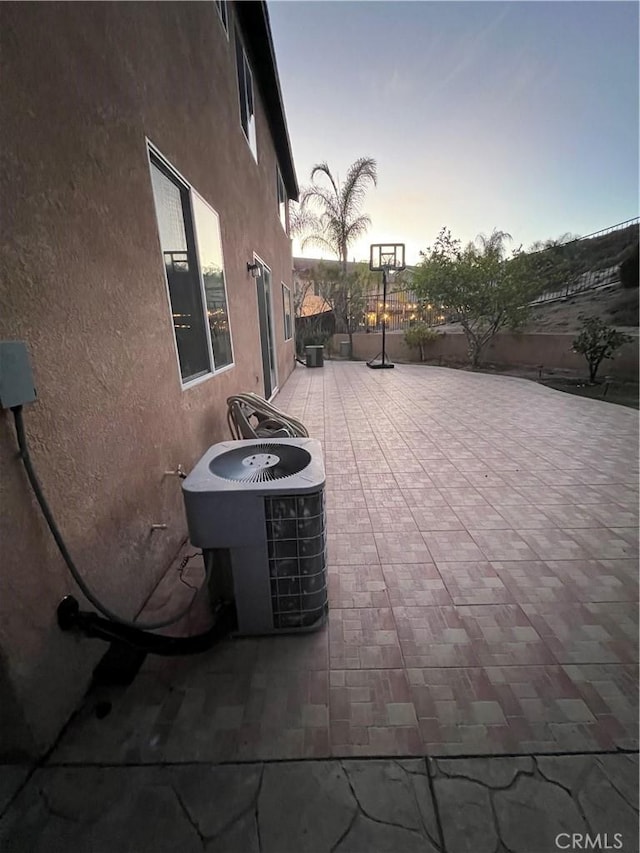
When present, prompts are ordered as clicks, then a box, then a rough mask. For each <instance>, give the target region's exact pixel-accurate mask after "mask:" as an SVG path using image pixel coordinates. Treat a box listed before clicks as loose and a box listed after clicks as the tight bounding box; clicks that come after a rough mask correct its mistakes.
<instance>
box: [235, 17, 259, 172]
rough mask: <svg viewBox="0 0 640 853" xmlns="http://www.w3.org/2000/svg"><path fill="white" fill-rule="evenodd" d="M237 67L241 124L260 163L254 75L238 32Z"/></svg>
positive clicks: (252, 151) (254, 156) (256, 159)
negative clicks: (254, 98)
mask: <svg viewBox="0 0 640 853" xmlns="http://www.w3.org/2000/svg"><path fill="white" fill-rule="evenodd" d="M236 65H237V66H238V96H239V98H240V124H241V125H242V130H243V132H244V135H245V137H246V140H247V142H248V143H249V148H250V149H251V153H252V154H253V158H254V160H255V161H256V163H257V162H258V146H257V142H256V115H255V104H254V100H253V74H252V73H251V68H250V67H249V60H248V59H247V53H246V51H245V49H244V45H243V44H242V41H241V40H240V36H239V34H238V33H237V32H236Z"/></svg>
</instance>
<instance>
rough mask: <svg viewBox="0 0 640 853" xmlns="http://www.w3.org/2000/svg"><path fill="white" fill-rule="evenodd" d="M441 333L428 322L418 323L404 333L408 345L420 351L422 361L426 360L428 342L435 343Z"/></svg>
mask: <svg viewBox="0 0 640 853" xmlns="http://www.w3.org/2000/svg"><path fill="white" fill-rule="evenodd" d="M439 337H440V334H439V333H438V332H436V331H435V330H434V329H432V328H431V326H428V325H427V324H426V323H416V324H415V326H411V328H410V329H407V331H406V332H405V333H404V340H405V343H406V345H407V346H408V347H410V348H411V349H417V350H419V351H420V361H424V357H425V352H426V349H427V346H428V344H430V343H433V341H435V340H436V339H437V338H439Z"/></svg>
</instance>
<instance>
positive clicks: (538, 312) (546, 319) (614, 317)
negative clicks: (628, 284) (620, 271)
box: [525, 284, 638, 334]
mask: <svg viewBox="0 0 640 853" xmlns="http://www.w3.org/2000/svg"><path fill="white" fill-rule="evenodd" d="M581 316H583V317H600V318H601V319H602V320H605V321H606V322H607V323H611V324H612V325H613V326H616V327H618V328H620V329H623V330H624V331H626V332H627V333H629V334H638V290H637V289H633V290H625V289H623V288H622V286H621V285H620V284H616V285H614V286H613V287H611V288H609V289H603V290H587V291H584V292H583V293H577V294H574V295H573V296H570V297H569V298H568V299H562V300H555V301H553V302H544V303H541V304H540V305H536V306H535V307H534V308H533V309H532V312H531V319H530V321H529V323H528V324H527V326H526V329H525V331H527V332H540V333H544V332H567V333H569V332H575V331H576V330H577V329H578V326H579V325H580V317H581Z"/></svg>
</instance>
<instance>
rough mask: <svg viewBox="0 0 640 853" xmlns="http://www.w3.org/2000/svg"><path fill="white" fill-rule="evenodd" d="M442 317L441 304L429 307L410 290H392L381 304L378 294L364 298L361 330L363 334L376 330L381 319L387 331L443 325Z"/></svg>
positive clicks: (443, 315)
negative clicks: (417, 325) (416, 325)
mask: <svg viewBox="0 0 640 853" xmlns="http://www.w3.org/2000/svg"><path fill="white" fill-rule="evenodd" d="M446 317H447V313H446V311H445V308H444V305H432V304H431V303H430V302H428V301H427V300H424V299H419V298H418V297H417V296H416V294H415V293H414V292H413V291H412V290H394V291H391V292H388V291H387V299H386V301H385V302H383V299H382V293H377V294H372V295H370V296H369V297H368V298H367V300H366V305H365V310H364V316H363V321H362V328H364V329H365V331H367V332H376V331H380V330H381V329H382V322H383V320H384V321H385V322H386V326H387V331H388V332H398V331H403V330H405V329H408V328H410V327H411V326H413V325H415V324H416V323H428V325H430V326H441V325H442V324H443V323H445V322H446Z"/></svg>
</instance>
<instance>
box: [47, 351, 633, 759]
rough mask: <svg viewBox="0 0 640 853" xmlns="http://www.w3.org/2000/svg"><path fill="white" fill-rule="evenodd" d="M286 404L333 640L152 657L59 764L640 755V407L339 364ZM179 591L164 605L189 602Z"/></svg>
mask: <svg viewBox="0 0 640 853" xmlns="http://www.w3.org/2000/svg"><path fill="white" fill-rule="evenodd" d="M276 402H277V405H278V406H279V407H280V408H282V409H284V410H286V411H289V412H290V413H291V414H293V415H295V416H297V417H299V418H300V419H301V420H302V421H303V422H304V423H305V424H306V425H307V427H308V428H309V431H310V433H311V435H312V436H314V437H317V438H319V439H320V441H321V442H322V445H323V449H324V453H325V465H326V471H327V506H328V521H327V529H328V551H329V600H330V612H329V621H328V625H327V627H326V628H325V629H323V630H322V631H320V632H317V633H315V634H308V635H289V636H280V637H261V638H247V639H237V640H232V641H228V642H225V643H224V644H223V645H221V646H219V647H216V648H214V649H213V650H211V651H210V652H208V653H207V654H204V655H200V656H197V657H192V658H189V659H184V658H183V659H161V658H152V657H149V658H148V659H147V661H146V663H145V665H144V666H143V669H142V670H141V672H140V674H139V675H138V677H137V678H136V680H135V682H134V683H133V684H132V685H131V686H130V687H129V688H128V689H126V690H125V691H123V692H122V696H121V697H120V698H118V697H117V696H116V697H113V696H112V697H110V699H111V700H112V701H113V710H112V712H111V714H110V715H109V716H107V717H106V718H104V719H100V720H99V719H97V718H96V716H95V714H94V706H95V699H90V701H89V702H88V703H87V704H86V707H85V708H84V709H83V710H82V711H81V712H80V714H79V715H78V717H77V719H76V720H75V721H74V723H73V724H72V726H71V727H70V729H69V731H68V732H67V733H66V734H65V736H64V737H63V738H62V740H61V742H60V744H59V746H58V747H57V749H56V750H55V752H54V753H53V756H52V758H53V760H57V761H69V762H73V761H76V760H77V761H87V760H96V761H114V760H129V761H143V762H144V761H164V760H167V761H176V760H180V761H193V760H196V761H200V760H207V761H220V760H225V761H233V760H263V759H272V758H277V759H285V758H288V759H296V758H327V757H331V756H338V757H350V756H354V757H355V756H386V755H390V756H421V755H436V756H446V755H457V754H463V755H474V754H490V755H499V754H522V753H553V752H580V751H608V750H615V749H630V750H634V749H637V746H638V724H637V719H638V718H637V713H638V711H637V696H638V693H637V670H638V666H637V665H638V582H637V581H638V492H637V489H638V416H637V413H636V412H635V411H632V410H630V409H626V408H622V407H620V406H615V405H611V404H606V403H601V402H599V401H593V400H588V399H582V398H580V397H575V396H572V395H568V394H562V393H561V392H556V391H553V390H550V389H547V388H544V387H542V386H539V385H537V384H535V383H533V382H529V381H526V380H519V379H513V378H510V377H502V376H492V375H485V374H474V373H470V372H467V371H456V370H448V369H445V368H435V367H426V366H421V365H402V366H398V367H397V368H396V370H393V371H372V370H368V369H367V368H366V366H365V365H364V364H359V363H336V362H333V363H332V362H329V363H328V364H325V367H324V368H323V369H322V370H306V369H304V368H302V367H299V368H297V369H296V370H295V371H294V373H293V375H292V376H291V378H290V379H289V381H288V382H287V384H286V386H285V388H284V389H283V390H282V392H281V393H280V394H279V396H278V397H277V400H276ZM189 570H190V571H191V572H192V573H193V577H194V578H196V577H197V574H198V572H199V571H201V569H199V568H198V565H197V560H194V561H192V563H190V564H189ZM176 579H177V572H175V571H174V572H170V573H169V574H168V576H167V578H166V579H165V581H164V583H163V584H161V585H160V587H159V589H158V590H157V592H156V594H155V596H154V598H153V600H152V602H151V603H150V609H151V610H154V608H155V612H158V608H160V610H161V611H162V612H164V610H163V608H164V609H165V610H172V609H175V608H176V607H177V599H176V596H177V595H178V594H182V595H183V594H185V593H186V594H190V591H189V590H188V589H186V588H185V587H184V586H183V585H181V584H180V583H177V582H176ZM176 587H177V588H178V589H176Z"/></svg>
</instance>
